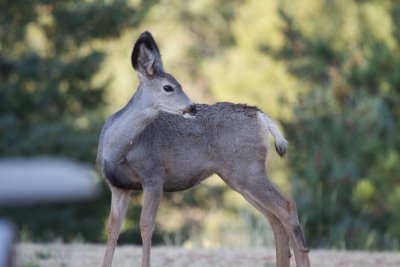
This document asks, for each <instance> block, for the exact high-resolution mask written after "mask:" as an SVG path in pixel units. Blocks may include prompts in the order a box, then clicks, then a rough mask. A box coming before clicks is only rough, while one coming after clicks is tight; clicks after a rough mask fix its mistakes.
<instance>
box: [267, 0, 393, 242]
mask: <svg viewBox="0 0 400 267" xmlns="http://www.w3.org/2000/svg"><path fill="white" fill-rule="evenodd" d="M291 5H292V3H289V1H287V2H285V3H284V4H282V5H281V6H280V8H279V12H280V14H281V18H282V20H283V21H284V23H285V27H284V35H285V41H284V45H283V47H282V48H280V49H277V50H274V49H268V50H267V51H268V53H269V54H272V55H274V56H275V57H276V58H277V60H279V61H283V62H285V65H286V66H287V68H288V70H290V72H291V73H292V75H294V76H295V77H296V79H298V80H300V81H303V82H304V83H306V84H309V89H308V90H307V92H304V93H302V94H300V95H299V98H298V101H299V103H298V105H296V106H294V112H295V115H294V116H293V119H292V120H291V121H286V123H285V129H286V133H287V134H288V137H289V139H290V141H291V145H292V146H291V148H292V149H291V153H289V166H290V168H291V178H292V179H291V181H292V182H293V187H292V188H293V195H294V197H295V199H296V202H297V205H298V208H299V209H300V214H301V219H302V221H303V223H304V224H305V227H306V236H307V237H308V239H309V241H310V243H311V244H312V245H316V246H324V247H331V246H335V247H340V248H351V249H355V248H367V249H383V248H391V249H393V248H398V247H399V241H400V231H399V226H398V220H399V216H400V213H399V211H400V209H399V202H398V200H399V195H398V194H399V186H400V177H399V175H400V166H399V164H398V160H399V153H400V136H399V134H398V133H399V130H400V122H399V120H398V118H399V115H400V94H399V93H400V35H399V34H398V31H397V30H395V29H398V28H399V26H400V23H399V20H398V15H399V8H400V5H399V4H398V3H395V2H393V1H361V2H360V1H354V2H353V1H334V2H333V1H325V2H324V1H321V3H320V4H319V6H318V8H316V9H315V13H314V15H315V17H314V16H313V15H310V14H308V15H307V17H305V16H304V17H301V16H299V15H298V14H297V11H296V10H293V9H290V8H288V7H287V6H291ZM339 14H340V15H339ZM309 25H312V26H309ZM322 28H324V29H323V30H322ZM329 29H331V30H329ZM350 30H351V34H349V32H348V31H350Z"/></svg>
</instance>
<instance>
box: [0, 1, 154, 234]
mask: <svg viewBox="0 0 400 267" xmlns="http://www.w3.org/2000/svg"><path fill="white" fill-rule="evenodd" d="M154 2H155V1H143V2H142V3H140V4H138V5H136V6H134V5H132V4H129V3H127V1H117V0H116V1H75V0H69V1H57V2H56V1H45V0H37V1H11V2H10V1H1V2H0V25H1V26H0V39H1V40H2V41H1V44H0V88H1V89H0V156H2V157H5V156H7V157H10V156H32V155H55V156H57V155H58V156H66V157H71V158H74V159H77V160H80V161H84V162H87V163H89V164H93V163H94V160H95V158H96V152H97V140H98V136H99V131H100V129H101V126H102V124H103V120H104V117H103V111H102V107H103V106H104V104H105V89H106V87H107V85H108V81H109V78H110V77H101V78H99V79H97V80H96V79H95V78H94V77H95V75H96V74H97V73H98V71H99V69H100V67H101V66H102V62H103V59H104V57H105V54H104V51H103V50H104V49H103V48H102V47H103V46H102V42H104V41H106V40H108V39H111V38H116V37H118V36H120V34H121V33H122V32H123V31H124V30H125V29H127V28H128V27H136V26H137V25H138V24H139V23H140V21H141V20H142V19H143V17H144V16H145V14H146V12H147V11H148V9H149V8H150V7H151V6H152V5H153V3H154ZM1 179H4V178H3V177H2V178H1ZM55 179H56V177H55ZM108 207H109V197H108V193H105V190H104V189H103V190H102V194H101V196H100V197H99V198H98V199H97V200H96V201H92V202H89V203H85V204H83V205H57V206H50V207H49V206H44V207H39V208H33V209H31V208H29V209H19V210H12V209H3V210H2V211H1V214H2V215H6V216H11V217H12V219H13V220H15V222H16V223H17V225H18V227H19V229H21V230H22V234H23V236H24V237H26V238H30V239H33V240H35V239H40V240H53V239H54V238H56V237H57V238H59V237H61V238H63V239H65V240H71V239H74V238H85V239H88V240H92V241H96V240H100V239H101V238H102V236H103V227H104V225H103V223H102V222H103V221H104V219H105V217H106V216H107V213H108Z"/></svg>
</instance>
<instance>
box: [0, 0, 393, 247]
mask: <svg viewBox="0 0 400 267" xmlns="http://www.w3.org/2000/svg"><path fill="white" fill-rule="evenodd" d="M55 3H56V2H53V1H46V0H42V1H13V2H10V1H0V15H1V16H0V37H1V40H2V42H1V44H0V86H1V88H0V155H1V156H3V157H4V156H18V155H23V156H30V155H37V154H39V155H44V154H45V155H48V154H50V155H61V156H68V157H72V158H75V159H78V160H82V161H85V162H88V163H90V164H93V163H94V159H95V154H96V149H97V139H98V135H99V131H100V128H101V126H102V123H103V122H104V118H105V114H109V113H110V112H115V111H116V110H117V109H119V108H121V106H122V105H124V104H125V103H126V102H127V101H128V99H129V97H130V96H131V95H132V94H133V91H134V89H135V85H133V84H137V80H135V75H134V74H133V72H132V70H131V67H130V61H129V53H130V49H131V48H132V47H131V46H132V43H133V41H134V38H135V36H137V35H138V34H139V33H140V32H141V31H143V30H150V31H151V32H152V33H153V34H154V36H155V38H156V40H157V42H158V43H159V45H160V49H161V53H162V55H163V60H164V64H165V68H166V70H168V71H169V72H171V73H172V74H174V75H175V76H176V78H177V79H178V80H179V81H180V82H181V83H182V85H183V87H184V89H185V91H186V92H188V94H189V95H190V96H191V97H192V98H193V99H194V100H195V101H198V102H214V101H215V100H218V101H233V102H242V103H243V102H245V103H248V104H252V105H258V106H259V107H260V108H262V109H263V110H264V111H266V112H267V113H268V114H270V115H271V116H272V117H273V118H275V119H279V120H280V121H281V122H282V125H283V126H284V130H285V132H286V135H287V137H288V139H289V142H290V149H289V153H288V158H287V160H286V161H283V162H282V161H279V160H277V159H276V156H275V155H274V152H273V151H271V153H270V155H269V159H268V161H267V165H268V169H269V175H270V176H271V179H272V180H273V181H274V182H275V183H277V184H278V187H279V188H281V189H283V191H284V192H285V193H291V194H292V196H293V197H294V198H295V201H296V203H297V206H298V209H299V214H300V219H301V221H302V224H303V225H304V226H305V231H306V237H307V239H308V241H309V243H310V244H311V246H312V247H318V246H323V247H336V248H351V249H395V248H398V247H399V242H400V226H399V224H398V221H399V220H400V177H399V174H400V165H399V164H398V162H399V160H400V136H399V134H398V133H399V132H400V131H399V130H400V124H399V120H398V118H399V115H400V114H399V113H400V99H399V95H400V51H399V50H400V19H399V18H400V3H399V2H398V1H390V0H379V1H378V0H363V1H355V0H354V1H353V0H352V1H345V0H338V1H324V0H298V1H289V0H269V1H257V0H247V1H239V0H234V1H231V0H223V1H217V0H204V1H197V0H188V1H179V0H160V1H144V0H143V1H140V0H132V1H116V0H114V1H73V0H69V1H61V2H57V4H55ZM103 189H104V190H103V192H102V194H101V196H100V197H99V198H98V199H97V200H96V201H93V202H89V203H85V204H79V205H57V206H51V207H49V206H46V207H40V208H35V209H29V210H28V209H27V210H24V211H23V212H22V210H10V209H7V210H4V209H2V210H0V213H1V214H6V215H7V216H12V218H13V219H15V220H16V222H17V224H18V226H19V228H20V229H21V233H22V237H23V238H26V239H28V240H54V239H56V238H59V237H61V238H63V239H64V240H80V239H84V240H87V241H91V242H93V241H101V240H104V237H105V235H104V226H105V222H106V217H107V215H108V209H109V192H108V190H107V189H105V188H103ZM248 207H249V205H248V204H247V203H245V202H244V201H243V200H242V199H241V198H240V197H239V196H238V194H236V193H234V192H232V191H231V190H228V189H227V187H226V186H224V185H223V183H222V182H218V181H216V180H215V178H211V180H210V181H208V182H205V184H204V185H202V186H200V187H197V188H196V189H192V190H189V191H187V192H180V193H174V194H166V195H165V198H164V199H163V202H162V205H161V208H160V211H159V215H158V221H157V223H158V225H157V228H156V229H157V233H156V236H155V242H166V243H168V244H174V245H181V244H185V245H187V246H192V245H194V246H195V245H201V246H218V245H225V246H240V245H246V246H259V245H271V243H272V241H271V233H270V232H269V233H268V228H266V227H265V226H266V221H265V219H264V218H262V216H260V215H259V214H258V213H256V212H255V210H252V209H249V208H248ZM139 212H140V194H137V193H134V194H133V198H132V205H130V210H129V211H128V217H127V219H126V221H125V223H124V225H123V229H122V231H123V234H122V236H121V241H122V242H128V241H129V242H132V241H133V242H135V243H140V235H139V229H138V223H137V222H138V218H139ZM261 236H262V237H263V238H260V237H261ZM246 238H247V239H246Z"/></svg>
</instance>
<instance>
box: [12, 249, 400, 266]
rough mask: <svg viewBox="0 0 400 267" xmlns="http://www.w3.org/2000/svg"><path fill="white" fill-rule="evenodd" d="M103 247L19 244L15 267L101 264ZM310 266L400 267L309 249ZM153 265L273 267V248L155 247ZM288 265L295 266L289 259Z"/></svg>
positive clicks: (130, 261) (132, 260)
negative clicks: (289, 263)
mask: <svg viewBox="0 0 400 267" xmlns="http://www.w3.org/2000/svg"><path fill="white" fill-rule="evenodd" d="M103 253H104V246H102V245H88V244H72V245H64V244H19V245H18V246H17V267H92V266H101V260H102V258H103ZM140 257H141V248H140V247H137V246H118V247H117V250H116V253H115V257H114V264H113V266H116V267H128V266H129V267H132V266H140ZM310 260H311V265H312V266H315V267H316V266H321V267H322V266H323V267H333V266H335V267H336V266H340V267H356V266H357V267H378V266H379V267H389V266H391V267H395V266H396V267H400V252H358V251H333V250H312V251H311V252H310ZM152 266H153V267H161V266H164V267H200V266H201V267H203V266H204V267H209V266H213V267H239V266H241V267H243V266H249V267H272V266H275V252H274V250H273V249H271V248H270V249H264V248H257V249H240V250H239V249H210V250H208V249H196V250H195V249H184V248H176V247H154V248H153V250H152ZM291 266H295V263H294V259H293V257H292V259H291Z"/></svg>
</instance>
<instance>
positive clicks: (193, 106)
mask: <svg viewBox="0 0 400 267" xmlns="http://www.w3.org/2000/svg"><path fill="white" fill-rule="evenodd" d="M188 113H190V114H191V115H195V114H196V113H197V109H196V106H195V105H190V107H189V111H188Z"/></svg>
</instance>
